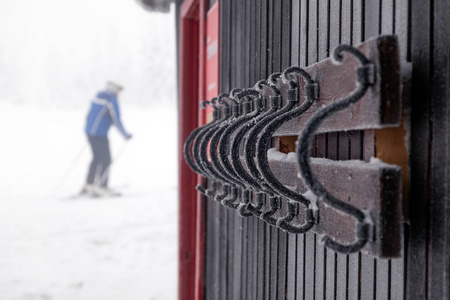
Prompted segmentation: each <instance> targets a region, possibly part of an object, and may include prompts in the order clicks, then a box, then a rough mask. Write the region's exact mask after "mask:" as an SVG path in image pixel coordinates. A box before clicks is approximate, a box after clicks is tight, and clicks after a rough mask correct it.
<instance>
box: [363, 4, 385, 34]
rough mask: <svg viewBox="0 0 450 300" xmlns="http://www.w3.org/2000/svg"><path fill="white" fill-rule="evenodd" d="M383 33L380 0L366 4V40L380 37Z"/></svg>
mask: <svg viewBox="0 0 450 300" xmlns="http://www.w3.org/2000/svg"><path fill="white" fill-rule="evenodd" d="M380 33H381V24H380V0H373V1H365V2H364V39H366V40H367V39H369V38H373V37H376V36H378V35H379V34H380Z"/></svg>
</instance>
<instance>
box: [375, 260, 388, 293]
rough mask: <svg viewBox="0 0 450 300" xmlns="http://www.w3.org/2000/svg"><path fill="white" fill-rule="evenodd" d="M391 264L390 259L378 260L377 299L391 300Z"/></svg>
mask: <svg viewBox="0 0 450 300" xmlns="http://www.w3.org/2000/svg"><path fill="white" fill-rule="evenodd" d="M390 273H391V262H390V260H389V259H377V275H376V276H377V277H376V287H375V290H376V295H377V299H389V298H390V297H389V296H390V280H391V278H390V276H391V274H390Z"/></svg>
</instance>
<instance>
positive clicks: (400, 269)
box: [390, 257, 405, 300]
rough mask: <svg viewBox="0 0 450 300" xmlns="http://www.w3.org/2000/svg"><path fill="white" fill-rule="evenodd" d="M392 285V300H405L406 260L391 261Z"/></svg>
mask: <svg viewBox="0 0 450 300" xmlns="http://www.w3.org/2000/svg"><path fill="white" fill-rule="evenodd" d="M391 266H392V267H391V268H392V269H391V283H390V286H391V288H390V297H391V299H392V300H403V299H404V298H405V287H404V285H405V284H404V279H405V259H404V257H402V258H396V259H391Z"/></svg>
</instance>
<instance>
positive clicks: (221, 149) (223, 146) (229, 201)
mask: <svg viewBox="0 0 450 300" xmlns="http://www.w3.org/2000/svg"><path fill="white" fill-rule="evenodd" d="M236 93H239V94H240V93H242V90H240V89H239V90H238V89H234V90H232V91H231V92H230V94H231V99H233V100H235V103H234V104H235V105H233V114H236V113H237V112H238V109H239V104H240V101H239V98H238V97H237V95H236ZM236 98H238V99H236ZM250 105H251V103H250V102H248V101H245V102H244V103H243V107H244V109H243V115H245V114H247V113H248V112H249V111H250ZM243 115H241V116H239V117H237V118H235V119H233V120H232V121H231V122H230V123H229V124H228V126H227V127H226V128H225V130H224V131H223V133H222V134H221V135H220V138H219V142H218V145H217V149H218V150H217V152H218V158H219V159H218V160H219V164H220V171H222V172H221V174H222V175H224V176H225V177H227V178H229V179H231V181H232V182H234V183H235V184H236V186H235V187H232V188H231V197H230V198H225V199H222V201H221V203H222V204H223V205H224V206H226V207H228V208H232V209H237V207H238V205H239V202H238V203H235V201H236V200H237V199H238V198H239V196H240V193H239V190H238V187H241V188H243V189H244V188H245V185H244V184H243V183H242V182H241V181H240V180H239V179H238V178H236V176H235V174H232V173H231V171H233V170H232V169H228V168H227V166H228V165H229V161H228V157H227V148H228V137H229V135H230V134H231V133H232V132H233V131H234V129H236V128H237V126H235V125H236V122H238V120H240V119H241V118H242V117H243ZM230 128H234V129H232V130H231V131H230ZM224 136H225V137H226V138H224ZM214 149H215V148H214ZM223 155H225V158H226V162H227V163H228V164H223V162H222V156H223ZM230 168H231V167H230Z"/></svg>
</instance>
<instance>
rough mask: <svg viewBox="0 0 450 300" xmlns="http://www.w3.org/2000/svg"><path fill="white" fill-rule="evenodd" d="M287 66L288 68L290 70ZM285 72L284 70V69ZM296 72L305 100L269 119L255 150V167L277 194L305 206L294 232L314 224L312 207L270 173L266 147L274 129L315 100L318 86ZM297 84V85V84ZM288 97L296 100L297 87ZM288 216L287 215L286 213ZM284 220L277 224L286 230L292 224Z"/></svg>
mask: <svg viewBox="0 0 450 300" xmlns="http://www.w3.org/2000/svg"><path fill="white" fill-rule="evenodd" d="M290 69H291V68H289V69H288V70H290ZM285 72H286V71H285ZM296 73H297V74H298V75H299V76H300V77H302V78H303V79H304V80H305V82H306V87H305V89H306V91H305V94H306V100H305V101H304V102H303V103H302V104H301V105H300V106H299V107H297V108H295V109H292V110H290V111H287V112H286V113H284V114H282V115H279V116H278V117H276V118H275V119H273V120H271V121H270V122H269V123H268V124H267V126H266V127H265V128H264V130H263V131H262V133H261V136H260V138H259V139H258V142H257V146H256V148H257V150H256V158H257V167H258V170H259V172H260V173H261V175H262V176H263V178H264V179H265V181H266V182H267V183H268V184H269V185H270V186H271V187H272V189H274V190H275V191H276V192H277V193H278V194H280V195H282V196H284V197H286V198H288V199H290V200H292V201H295V202H298V203H301V204H303V205H304V206H306V215H307V216H308V218H306V219H305V223H304V224H302V225H299V226H295V233H305V232H307V231H308V230H310V229H311V228H312V226H313V225H314V223H315V221H314V217H313V208H312V207H311V205H310V204H311V202H310V201H309V200H308V199H306V198H305V197H303V196H302V195H301V194H299V193H297V192H295V191H293V190H291V189H289V188H287V187H285V186H284V185H283V184H282V183H281V182H280V181H279V180H278V179H277V178H276V177H275V175H274V174H273V173H272V171H271V170H270V166H269V162H268V157H267V148H268V145H269V141H270V139H271V137H272V135H273V134H274V133H275V131H276V130H277V129H278V128H280V127H281V125H283V124H284V123H285V122H288V121H289V120H292V119H294V118H297V117H299V116H301V115H302V114H303V113H304V112H305V111H306V110H308V109H309V108H310V107H311V105H312V103H313V102H314V101H316V100H317V95H318V86H317V84H316V83H315V82H314V80H313V79H312V78H311V76H310V75H309V74H308V73H307V72H306V71H304V70H303V69H300V68H298V69H296ZM297 86H298V85H297ZM288 98H289V100H291V101H295V100H294V99H296V100H297V101H298V88H297V87H295V88H294V89H289V90H288ZM288 216H289V215H288ZM286 220H289V218H288V217H287V218H286V217H285V218H282V219H280V220H279V221H278V222H277V224H278V225H281V226H284V227H285V228H286V229H285V230H287V229H288V228H289V229H291V228H292V226H293V225H290V224H287V222H286Z"/></svg>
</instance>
